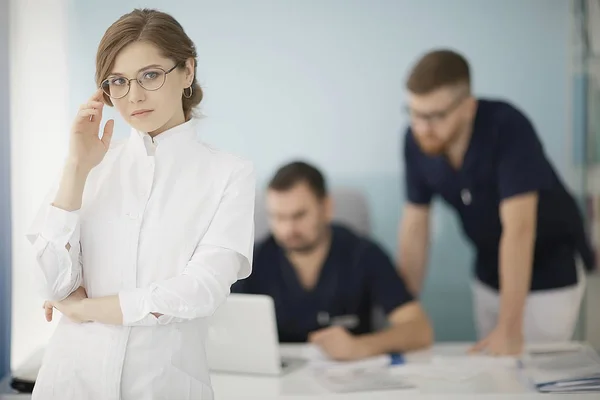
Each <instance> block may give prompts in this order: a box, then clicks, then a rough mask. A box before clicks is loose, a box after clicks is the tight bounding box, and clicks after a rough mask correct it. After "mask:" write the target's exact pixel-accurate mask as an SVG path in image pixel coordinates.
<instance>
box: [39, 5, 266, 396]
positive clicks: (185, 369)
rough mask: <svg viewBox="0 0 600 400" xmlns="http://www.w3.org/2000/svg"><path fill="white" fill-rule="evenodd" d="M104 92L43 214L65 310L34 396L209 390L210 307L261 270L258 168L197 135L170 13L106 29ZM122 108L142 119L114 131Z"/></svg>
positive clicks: (187, 54)
mask: <svg viewBox="0 0 600 400" xmlns="http://www.w3.org/2000/svg"><path fill="white" fill-rule="evenodd" d="M96 62H97V71H96V81H97V84H98V87H99V89H98V91H97V92H96V93H95V94H94V95H93V96H92V97H91V98H90V99H89V101H87V102H86V103H84V104H83V105H82V106H81V108H80V109H79V112H78V114H77V116H76V118H75V122H74V123H73V127H72V131H71V134H70V147H69V152H68V158H67V160H66V163H65V166H64V168H63V171H62V176H61V178H60V180H59V182H58V184H57V186H56V188H55V189H54V190H53V191H51V194H50V196H49V198H48V199H47V201H46V202H44V204H43V205H42V207H41V210H40V212H39V214H38V216H37V218H36V220H35V221H34V224H33V226H32V229H31V231H30V232H29V234H28V238H29V240H30V241H31V243H32V244H33V248H34V249H35V255H36V258H37V263H38V266H37V268H36V270H37V272H38V274H39V283H40V288H41V289H40V290H41V293H42V295H43V296H44V298H45V299H47V301H46V303H45V305H44V306H45V310H46V317H47V319H49V320H50V319H52V313H53V310H54V309H57V310H59V311H60V312H61V313H62V314H63V317H62V318H61V320H60V322H59V324H58V326H57V328H56V331H55V333H54V335H53V337H52V339H51V341H50V343H49V344H48V346H47V349H46V353H45V357H44V361H43V364H42V367H41V370H40V371H39V375H38V379H37V381H36V385H35V390H34V394H33V398H34V399H44V400H49V399H60V400H68V399H77V400H81V399H89V400H95V399H97V400H113V399H114V400H120V399H123V400H128V399H173V400H186V399H194V400H196V399H203V400H205V399H212V398H213V393H212V390H211V385H210V379H209V374H208V368H207V366H206V357H205V353H204V340H205V336H206V331H207V326H206V324H207V322H206V317H208V316H210V315H211V314H212V313H213V312H214V311H215V309H216V308H217V307H219V305H220V304H221V303H222V302H223V301H224V300H225V298H226V296H227V295H228V294H229V290H230V286H231V285H232V284H233V283H234V282H235V281H236V280H238V279H242V278H245V277H247V276H248V275H249V274H250V271H251V259H252V246H253V239H254V237H253V235H254V233H253V232H254V225H253V220H254V215H253V213H254V197H255V178H254V172H253V168H252V165H251V164H250V163H249V162H247V161H244V160H242V159H240V158H238V157H235V156H233V155H230V154H227V153H224V152H221V151H218V150H215V149H213V148H211V147H209V146H207V145H206V144H204V143H202V142H201V141H199V140H198V139H197V136H196V128H197V125H198V120H197V119H196V118H195V117H194V116H193V108H194V107H195V106H196V105H198V104H199V103H200V101H201V100H202V91H201V89H200V87H199V86H198V84H197V82H196V77H195V72H196V50H195V47H194V44H193V43H192V41H191V40H190V38H189V37H188V36H187V35H186V33H185V32H184V30H183V29H182V27H181V26H180V25H179V24H178V23H177V22H176V21H175V20H174V19H173V18H172V17H170V16H169V15H167V14H164V13H161V12H157V11H153V10H134V11H133V12H132V13H130V14H127V15H125V16H123V17H121V18H120V19H119V20H118V21H116V22H115V23H114V24H113V25H112V26H110V27H109V28H108V30H107V31H106V33H105V35H104V37H103V38H102V41H101V42H100V45H99V48H98V53H97V59H96ZM105 104H108V105H114V106H115V107H116V108H117V110H118V111H119V113H120V114H121V116H122V118H123V119H124V120H125V121H126V122H127V123H128V124H129V125H130V126H131V128H132V129H131V134H130V136H129V137H128V138H127V139H125V140H123V141H117V140H111V139H112V132H113V126H114V122H113V121H108V122H106V123H105V124H104V125H103V129H102V132H100V131H101V121H102V111H103V108H104V106H105Z"/></svg>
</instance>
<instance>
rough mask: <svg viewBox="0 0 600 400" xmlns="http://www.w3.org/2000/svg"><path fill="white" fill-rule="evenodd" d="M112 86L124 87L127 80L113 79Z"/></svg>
mask: <svg viewBox="0 0 600 400" xmlns="http://www.w3.org/2000/svg"><path fill="white" fill-rule="evenodd" d="M110 84H111V85H114V86H123V85H125V79H123V78H112V79H111V80H110Z"/></svg>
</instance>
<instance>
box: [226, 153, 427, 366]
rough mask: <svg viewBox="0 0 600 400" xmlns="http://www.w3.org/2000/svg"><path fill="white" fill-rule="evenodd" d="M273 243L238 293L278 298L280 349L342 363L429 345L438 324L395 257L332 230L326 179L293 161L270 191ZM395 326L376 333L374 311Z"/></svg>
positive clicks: (260, 250)
mask: <svg viewBox="0 0 600 400" xmlns="http://www.w3.org/2000/svg"><path fill="white" fill-rule="evenodd" d="M267 211H268V215H269V222H270V227H271V231H272V236H270V237H269V238H267V239H266V240H265V241H264V242H262V243H260V244H258V245H257V246H256V249H255V252H254V264H253V272H252V274H251V275H250V277H248V278H247V279H245V280H242V281H239V282H237V283H236V284H235V285H234V286H233V287H232V292H238V293H250V294H265V295H269V296H270V297H272V298H273V300H274V303H275V312H276V315H277V326H278V331H279V339H280V341H281V342H305V341H310V342H312V343H314V344H316V345H317V346H318V347H320V348H321V349H322V350H323V351H324V352H325V353H326V354H327V355H329V356H330V357H332V358H334V359H337V360H356V359H361V358H365V357H369V356H374V355H378V354H384V353H390V352H404V351H409V350H415V349H419V348H423V347H426V346H429V345H430V344H431V343H432V340H433V330H432V328H431V325H430V323H429V321H428V319H427V317H426V315H425V313H424V311H423V309H422V308H421V306H420V305H419V303H418V302H417V301H416V300H414V299H413V297H412V296H411V295H410V294H409V292H408V291H407V289H406V287H405V285H404V282H403V281H402V279H401V278H400V276H399V275H398V273H397V271H396V269H395V268H394V265H393V264H392V261H391V260H390V258H389V257H388V256H387V255H386V254H385V253H384V251H383V250H382V249H381V248H380V247H379V246H377V245H376V244H375V243H373V242H372V241H370V240H367V239H365V238H363V237H360V236H358V235H357V234H355V233H354V232H352V231H351V230H350V229H348V228H346V227H343V226H341V225H336V224H332V223H331V219H332V211H333V207H332V202H331V199H330V198H329V197H328V195H327V191H326V187H325V181H324V178H323V175H322V174H321V173H320V172H319V171H318V170H317V169H316V168H314V167H313V166H311V165H308V164H306V163H303V162H294V163H291V164H289V165H286V166H284V167H282V168H281V169H280V170H279V171H278V172H277V173H276V174H275V176H274V177H273V179H272V181H271V182H270V184H269V189H268V192H267ZM376 306H378V307H380V308H383V310H384V311H385V313H386V314H387V318H388V321H389V323H390V327H389V328H387V329H384V330H381V331H380V332H375V333H374V332H372V327H371V321H372V319H373V318H372V311H373V309H374V308H375V307H376Z"/></svg>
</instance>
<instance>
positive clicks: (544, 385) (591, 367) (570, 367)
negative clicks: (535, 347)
mask: <svg viewBox="0 0 600 400" xmlns="http://www.w3.org/2000/svg"><path fill="white" fill-rule="evenodd" d="M523 369H524V371H525V374H526V375H527V377H528V378H529V379H530V380H531V381H532V383H533V384H534V385H535V387H536V388H537V390H538V391H539V392H543V393H577V392H579V393H583V392H600V356H599V355H598V353H596V351H595V350H594V349H592V348H591V347H590V346H588V345H584V344H582V345H581V346H579V347H578V348H576V349H573V350H572V351H568V352H557V353H552V352H549V353H547V354H535V355H532V356H531V357H529V358H528V359H527V360H524V361H523Z"/></svg>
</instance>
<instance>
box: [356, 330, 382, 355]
mask: <svg viewBox="0 0 600 400" xmlns="http://www.w3.org/2000/svg"><path fill="white" fill-rule="evenodd" d="M354 340H355V351H356V355H357V358H360V359H362V358H368V357H374V356H376V355H378V354H380V353H381V351H380V350H379V348H378V346H377V341H376V340H373V337H372V335H369V334H366V335H357V336H354Z"/></svg>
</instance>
